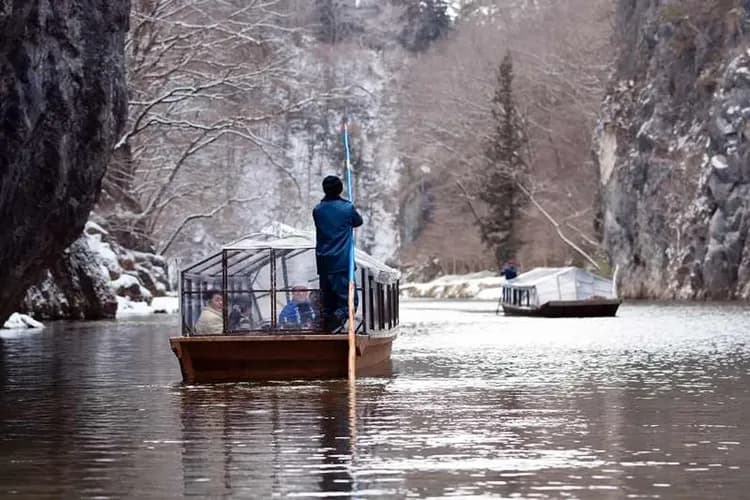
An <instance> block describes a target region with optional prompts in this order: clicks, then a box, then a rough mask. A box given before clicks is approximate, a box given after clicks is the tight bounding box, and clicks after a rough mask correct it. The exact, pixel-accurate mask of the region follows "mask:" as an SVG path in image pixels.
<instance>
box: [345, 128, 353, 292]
mask: <svg viewBox="0 0 750 500" xmlns="http://www.w3.org/2000/svg"><path fill="white" fill-rule="evenodd" d="M344 149H346V193H347V196H349V201H351V202H352V203H354V190H353V189H352V177H353V173H352V162H351V156H350V153H349V124H348V123H347V119H346V118H344ZM349 241H350V247H349V250H350V252H349V281H354V228H352V237H351V238H350V240H349Z"/></svg>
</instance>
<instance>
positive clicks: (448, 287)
mask: <svg viewBox="0 0 750 500" xmlns="http://www.w3.org/2000/svg"><path fill="white" fill-rule="evenodd" d="M503 283H505V278H504V277H502V276H498V275H496V274H495V273H493V272H491V271H482V272H479V273H473V274H463V275H446V276H441V277H440V278H437V279H434V280H432V281H430V282H427V283H403V284H402V285H401V296H402V297H411V298H433V299H478V300H497V299H498V298H499V297H500V293H501V292H500V291H501V286H502V285H503Z"/></svg>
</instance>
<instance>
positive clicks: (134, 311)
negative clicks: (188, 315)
mask: <svg viewBox="0 0 750 500" xmlns="http://www.w3.org/2000/svg"><path fill="white" fill-rule="evenodd" d="M116 298H117V314H116V315H115V318H116V319H121V318H127V317H129V316H149V315H151V314H177V313H178V312H179V311H180V305H179V299H178V298H177V297H176V296H172V295H168V296H166V297H154V298H153V300H152V301H151V305H149V304H147V303H145V302H134V301H132V300H130V299H129V298H127V297H120V296H117V297H116Z"/></svg>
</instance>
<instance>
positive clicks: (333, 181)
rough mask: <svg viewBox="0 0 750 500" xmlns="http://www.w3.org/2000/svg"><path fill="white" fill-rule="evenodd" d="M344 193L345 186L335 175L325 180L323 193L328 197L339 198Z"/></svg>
mask: <svg viewBox="0 0 750 500" xmlns="http://www.w3.org/2000/svg"><path fill="white" fill-rule="evenodd" d="M343 191H344V184H343V183H342V182H341V179H339V178H338V177H336V176H335V175H329V176H328V177H326V178H325V179H323V192H324V193H325V194H326V196H338V195H340V194H341V193H342V192H343Z"/></svg>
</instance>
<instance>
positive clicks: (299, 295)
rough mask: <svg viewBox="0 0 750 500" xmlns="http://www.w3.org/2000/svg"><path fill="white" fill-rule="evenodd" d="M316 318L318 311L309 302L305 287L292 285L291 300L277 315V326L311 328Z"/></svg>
mask: <svg viewBox="0 0 750 500" xmlns="http://www.w3.org/2000/svg"><path fill="white" fill-rule="evenodd" d="M317 319H318V313H317V311H316V310H315V308H313V306H312V305H311V304H310V300H309V298H308V295H307V290H306V289H305V287H302V286H295V287H293V288H292V300H290V301H289V303H288V304H287V305H285V306H284V309H282V310H281V314H280V315H279V326H280V327H281V328H290V327H291V328H313V327H314V326H315V324H316V320H317Z"/></svg>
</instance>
